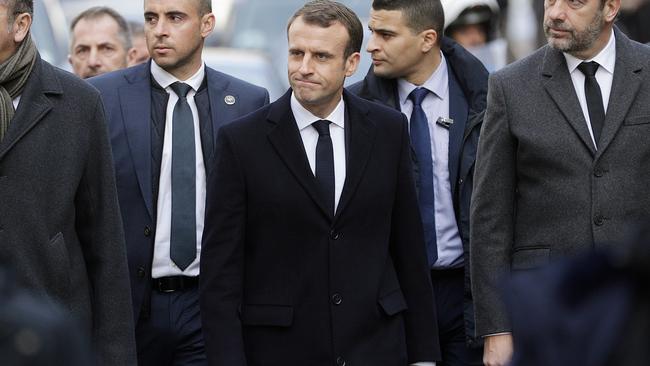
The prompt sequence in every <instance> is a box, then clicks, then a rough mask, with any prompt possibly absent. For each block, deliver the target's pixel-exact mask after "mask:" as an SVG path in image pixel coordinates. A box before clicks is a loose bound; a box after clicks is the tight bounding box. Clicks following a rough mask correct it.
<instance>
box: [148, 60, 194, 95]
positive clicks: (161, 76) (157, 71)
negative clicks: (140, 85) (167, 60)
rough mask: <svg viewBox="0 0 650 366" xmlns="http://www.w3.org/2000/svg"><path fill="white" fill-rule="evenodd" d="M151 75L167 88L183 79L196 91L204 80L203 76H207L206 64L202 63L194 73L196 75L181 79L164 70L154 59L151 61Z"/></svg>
mask: <svg viewBox="0 0 650 366" xmlns="http://www.w3.org/2000/svg"><path fill="white" fill-rule="evenodd" d="M151 76H153V78H154V80H156V82H157V83H158V84H159V85H160V86H161V87H162V88H163V89H167V88H168V87H169V86H170V85H172V84H173V83H175V82H177V81H181V82H183V83H185V84H188V85H189V86H190V87H192V89H194V91H195V92H196V91H197V90H199V87H200V86H201V83H202V82H203V78H204V77H205V64H204V63H201V67H200V68H199V69H198V70H197V72H195V73H194V75H192V76H190V77H189V78H188V79H187V80H179V79H178V78H177V77H176V76H174V75H172V74H170V73H168V72H167V71H165V70H163V68H162V67H160V66H158V64H156V63H155V62H154V61H153V60H152V61H151Z"/></svg>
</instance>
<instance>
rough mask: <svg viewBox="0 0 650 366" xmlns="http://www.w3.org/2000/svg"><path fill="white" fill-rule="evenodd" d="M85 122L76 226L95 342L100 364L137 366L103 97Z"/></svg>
mask: <svg viewBox="0 0 650 366" xmlns="http://www.w3.org/2000/svg"><path fill="white" fill-rule="evenodd" d="M84 123H86V127H87V128H88V143H87V146H88V149H87V151H86V156H85V159H86V160H85V167H84V171H83V173H82V177H81V181H80V183H79V187H78V189H77V193H76V197H75V210H76V223H75V225H76V228H77V234H78V236H79V241H80V243H81V250H82V252H83V256H84V259H85V262H86V270H87V272H88V274H87V275H88V280H89V282H90V285H91V302H92V314H93V334H92V343H93V346H94V349H95V352H96V354H97V358H98V360H99V364H100V365H135V364H136V356H135V336H134V325H133V314H132V307H131V291H130V284H129V277H128V267H127V259H126V244H125V242H124V232H123V228H122V219H121V216H120V210H119V206H118V200H117V191H116V186H115V178H114V173H113V160H112V155H111V147H110V144H109V140H108V130H107V126H106V120H105V116H104V107H103V104H102V103H101V100H100V98H99V95H98V96H97V98H96V102H95V108H94V114H93V115H92V117H90V118H88V119H87V120H86V121H85V122H84Z"/></svg>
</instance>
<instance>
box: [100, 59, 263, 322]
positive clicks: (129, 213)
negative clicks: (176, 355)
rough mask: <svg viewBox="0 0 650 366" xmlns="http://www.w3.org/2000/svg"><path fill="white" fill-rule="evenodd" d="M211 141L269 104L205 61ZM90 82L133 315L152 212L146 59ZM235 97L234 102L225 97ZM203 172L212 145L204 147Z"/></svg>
mask: <svg viewBox="0 0 650 366" xmlns="http://www.w3.org/2000/svg"><path fill="white" fill-rule="evenodd" d="M205 70H206V78H207V87H208V94H209V99H210V113H211V117H212V133H213V141H216V139H217V133H218V131H219V128H220V127H221V126H223V125H225V124H227V123H228V122H230V121H232V120H234V119H236V118H238V117H241V116H243V115H245V114H248V113H250V112H252V111H254V110H256V109H258V108H261V107H262V106H264V105H266V104H268V102H269V94H268V92H267V91H266V89H263V88H261V87H258V86H254V85H252V84H249V83H247V82H244V81H242V80H239V79H236V78H234V77H231V76H228V75H226V74H223V73H220V72H217V71H215V70H212V69H210V68H208V67H206V69H205ZM89 82H90V83H91V84H92V85H94V86H95V87H96V88H97V89H99V91H100V92H101V95H102V99H103V101H104V105H105V108H106V117H107V121H108V126H109V132H110V140H111V145H112V148H113V160H114V164H115V175H116V183H117V191H118V196H119V202H120V209H121V212H122V220H123V222H124V232H125V236H126V245H127V254H128V260H129V272H130V279H131V295H132V299H133V309H134V312H133V313H134V317H135V320H136V323H137V319H138V317H139V314H140V312H141V310H142V309H143V306H145V309H148V301H147V300H148V296H145V294H148V293H149V291H150V289H151V262H152V258H153V243H154V237H155V235H154V233H155V224H156V223H155V212H154V201H153V200H154V197H153V193H152V192H153V190H154V187H153V183H152V166H151V165H152V159H151V155H152V152H151V104H152V102H151V72H150V64H149V63H145V64H141V65H138V66H134V67H131V68H128V69H124V70H120V71H116V72H112V73H108V74H105V75H101V76H99V77H96V78H92V79H90V80H89ZM226 96H233V97H235V103H234V104H227V103H226V102H225V98H226ZM204 155H205V156H206V164H205V165H206V175H207V176H209V174H210V170H209V169H210V166H211V164H209V163H208V162H209V161H211V160H212V159H213V158H214V156H213V155H214V150H213V151H210V152H206V151H204Z"/></svg>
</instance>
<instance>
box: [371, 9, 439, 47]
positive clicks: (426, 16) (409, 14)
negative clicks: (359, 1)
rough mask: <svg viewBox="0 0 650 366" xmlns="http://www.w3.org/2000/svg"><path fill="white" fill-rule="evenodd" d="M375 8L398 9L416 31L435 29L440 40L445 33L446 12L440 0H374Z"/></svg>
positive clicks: (412, 29)
mask: <svg viewBox="0 0 650 366" xmlns="http://www.w3.org/2000/svg"><path fill="white" fill-rule="evenodd" d="M372 9H373V10H398V11H401V12H402V15H403V16H404V19H405V20H406V24H407V25H408V27H409V28H411V31H413V32H414V33H420V32H422V31H425V30H427V29H433V30H434V31H436V33H438V42H440V39H441V38H442V35H443V32H442V31H443V27H444V25H445V12H444V10H443V9H442V4H441V3H440V0H373V2H372Z"/></svg>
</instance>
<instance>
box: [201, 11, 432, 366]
mask: <svg viewBox="0 0 650 366" xmlns="http://www.w3.org/2000/svg"><path fill="white" fill-rule="evenodd" d="M287 38H288V49H289V61H288V65H287V68H288V76H289V82H290V84H291V89H290V90H289V91H288V92H287V93H286V94H285V95H284V96H283V97H281V98H280V99H278V100H277V101H276V102H274V103H272V104H271V105H269V106H267V107H265V108H262V109H260V110H258V111H256V112H254V113H251V114H249V115H248V116H246V117H243V118H241V119H239V120H237V121H235V122H233V123H231V124H229V125H228V126H225V127H223V128H222V129H221V132H220V133H219V138H218V141H217V160H216V161H215V164H216V165H215V168H214V174H213V175H212V179H211V180H210V182H209V185H208V197H207V202H208V207H207V214H206V221H207V222H209V223H210V225H209V226H206V232H205V236H204V241H203V243H204V250H203V252H202V254H201V273H202V274H201V276H202V277H201V284H200V286H201V316H202V318H203V325H204V328H203V329H204V334H205V341H206V350H207V352H208V360H209V363H210V365H212V366H222V365H228V366H262V365H265V366H286V365H292V366H293V365H305V366H332V365H335V366H344V365H364V366H365V365H382V366H406V365H409V364H414V363H419V362H426V363H424V364H423V365H435V364H434V363H433V361H434V360H435V359H436V358H437V357H438V356H439V354H438V350H437V348H436V345H437V343H438V340H437V338H436V336H437V334H436V333H437V332H436V317H435V311H434V308H433V291H432V290H431V284H430V280H429V276H428V270H427V265H426V259H425V255H424V244H423V242H422V227H421V222H420V218H419V215H418V211H417V203H416V202H417V201H416V196H415V187H414V184H413V177H412V174H411V169H410V153H409V142H408V133H407V129H406V121H405V119H404V117H403V116H402V115H401V114H400V113H399V112H397V111H394V110H391V109H389V108H386V107H383V106H381V105H378V104H374V103H370V102H368V101H365V100H363V99H360V98H358V97H356V96H354V95H352V94H350V93H348V92H347V91H344V89H343V83H344V81H345V78H346V77H348V76H350V75H352V74H353V73H354V72H355V71H356V69H357V66H358V64H359V58H360V56H361V55H360V54H359V49H360V47H361V43H362V40H363V28H362V26H361V22H360V21H359V19H358V18H357V16H356V15H355V14H354V13H353V12H352V11H351V10H350V9H348V8H347V7H345V6H344V5H342V4H340V3H337V2H333V1H328V0H316V1H311V2H309V3H307V4H305V5H304V6H303V7H302V8H300V9H299V10H298V11H297V12H296V13H295V14H294V16H293V17H292V18H291V19H290V21H289V25H288V29H287Z"/></svg>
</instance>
